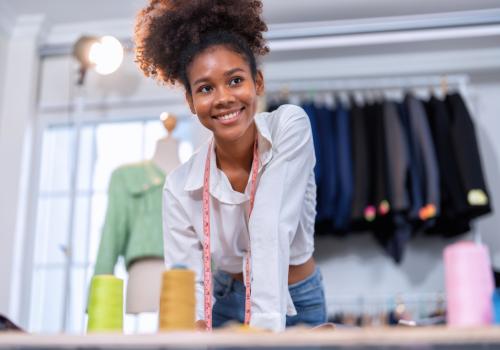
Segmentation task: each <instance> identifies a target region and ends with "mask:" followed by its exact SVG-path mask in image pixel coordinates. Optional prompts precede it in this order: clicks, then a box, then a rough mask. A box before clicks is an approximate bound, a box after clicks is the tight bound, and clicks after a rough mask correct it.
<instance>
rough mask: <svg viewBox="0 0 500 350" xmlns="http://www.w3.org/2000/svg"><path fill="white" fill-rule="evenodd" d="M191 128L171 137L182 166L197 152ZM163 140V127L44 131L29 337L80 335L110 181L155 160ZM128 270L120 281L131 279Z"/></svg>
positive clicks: (133, 124) (129, 327) (130, 325)
mask: <svg viewBox="0 0 500 350" xmlns="http://www.w3.org/2000/svg"><path fill="white" fill-rule="evenodd" d="M192 126H193V123H192V121H189V120H184V121H182V120H181V121H179V122H178V125H177V128H176V129H175V131H174V136H175V137H176V138H177V139H178V140H179V141H180V148H179V150H180V153H181V154H180V155H179V156H180V159H181V161H186V160H187V159H188V158H189V157H190V155H191V153H192V146H191V144H192V140H193V136H192ZM164 136H165V130H164V128H163V126H162V124H161V122H159V121H157V120H140V121H127V122H108V123H97V122H96V123H85V124H77V125H56V126H50V127H47V128H46V129H45V130H44V131H43V137H42V139H43V140H42V150H41V170H40V181H39V186H38V196H37V199H36V200H37V207H36V224H35V229H34V232H33V234H34V236H33V237H34V240H35V254H34V264H33V274H32V288H31V307H30V325H29V329H30V331H32V332H37V333H38V332H41V333H57V332H68V333H81V332H83V331H84V330H85V327H86V315H85V307H86V300H87V290H88V286H89V281H90V278H91V277H92V273H93V267H94V263H95V260H96V255H97V250H98V248H99V242H100V237H101V228H102V225H103V222H104V217H105V213H106V206H107V186H108V182H109V179H110V175H111V173H112V171H113V170H114V169H116V168H117V167H118V166H120V165H123V164H128V163H134V162H139V161H142V160H145V159H149V158H151V157H152V155H153V153H154V149H155V144H156V141H157V140H158V139H159V138H161V137H164ZM123 265H124V264H123V263H122V264H118V266H117V269H116V270H115V274H116V275H117V276H118V277H121V278H124V279H126V273H125V269H124V266H123ZM141 320H142V321H144V322H147V323H149V325H141V324H138V320H137V319H131V318H130V317H128V318H126V319H125V331H126V332H132V331H134V329H142V330H148V329H152V327H156V318H155V317H148V316H145V317H142V318H141V319H139V322H140V321H141Z"/></svg>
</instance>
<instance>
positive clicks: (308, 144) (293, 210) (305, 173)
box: [249, 106, 315, 331]
mask: <svg viewBox="0 0 500 350" xmlns="http://www.w3.org/2000/svg"><path fill="white" fill-rule="evenodd" d="M283 108H284V110H283V112H282V113H283V115H281V116H279V117H280V118H282V119H281V120H280V121H279V123H280V124H281V125H279V127H278V129H277V133H276V136H275V138H274V141H273V157H272V159H271V161H270V162H269V163H268V164H267V165H266V168H264V169H263V171H262V175H261V177H260V180H259V183H258V187H257V192H256V195H255V203H254V210H253V212H252V215H251V217H250V222H249V229H250V242H251V253H252V258H251V259H252V284H251V286H252V292H251V320H250V324H251V325H252V326H255V327H259V328H265V329H270V330H273V331H281V330H284V328H285V323H286V311H287V301H288V267H289V261H290V244H291V242H292V240H293V238H294V235H295V233H296V232H297V228H298V225H299V218H300V214H301V211H302V207H303V203H304V197H305V194H306V188H307V184H308V180H309V177H310V176H311V173H312V171H313V168H314V164H315V156H314V146H313V140H312V134H311V126H310V124H309V119H308V117H307V115H306V114H305V112H304V110H303V109H302V108H300V107H297V106H287V107H283Z"/></svg>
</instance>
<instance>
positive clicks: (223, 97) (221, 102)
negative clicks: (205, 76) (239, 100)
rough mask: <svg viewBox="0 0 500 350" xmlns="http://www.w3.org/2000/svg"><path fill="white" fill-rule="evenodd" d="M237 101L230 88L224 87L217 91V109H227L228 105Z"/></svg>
mask: <svg viewBox="0 0 500 350" xmlns="http://www.w3.org/2000/svg"><path fill="white" fill-rule="evenodd" d="M235 101H236V99H235V97H234V95H233V94H232V92H231V90H230V89H229V88H228V87H226V86H224V87H221V88H219V89H217V95H216V100H215V105H216V106H217V107H226V106H228V105H231V104H232V103H234V102H235Z"/></svg>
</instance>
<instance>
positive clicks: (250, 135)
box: [215, 123, 257, 172]
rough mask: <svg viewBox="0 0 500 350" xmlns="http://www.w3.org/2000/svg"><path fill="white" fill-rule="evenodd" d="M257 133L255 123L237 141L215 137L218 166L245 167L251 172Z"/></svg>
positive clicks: (226, 167) (228, 167) (224, 167)
mask: <svg viewBox="0 0 500 350" xmlns="http://www.w3.org/2000/svg"><path fill="white" fill-rule="evenodd" d="M256 133H257V127H256V126H255V123H253V124H252V125H251V126H250V128H249V129H248V131H247V132H246V133H245V134H244V135H243V137H241V138H240V139H238V140H237V141H234V142H225V141H221V140H217V139H215V154H216V159H217V167H218V168H219V169H222V170H226V169H228V170H229V169H237V168H239V169H241V168H243V169H245V170H246V171H248V172H250V169H251V167H252V160H253V147H254V143H255V135H256Z"/></svg>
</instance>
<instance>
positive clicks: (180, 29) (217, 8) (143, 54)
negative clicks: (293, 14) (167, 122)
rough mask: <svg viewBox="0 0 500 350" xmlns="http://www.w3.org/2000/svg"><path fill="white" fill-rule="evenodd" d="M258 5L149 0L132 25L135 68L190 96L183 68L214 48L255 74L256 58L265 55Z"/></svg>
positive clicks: (253, 0) (238, 0)
mask: <svg viewBox="0 0 500 350" xmlns="http://www.w3.org/2000/svg"><path fill="white" fill-rule="evenodd" d="M261 13H262V2H261V1H260V0H150V3H149V6H147V7H146V8H144V9H143V10H141V11H140V12H139V14H138V16H137V21H136V25H135V46H136V62H137V63H138V64H139V66H140V68H141V70H142V71H143V72H144V74H145V75H146V76H148V77H152V78H154V79H156V80H158V81H160V82H162V83H165V84H176V83H178V82H180V83H181V84H182V85H184V87H185V88H186V90H187V91H188V92H189V93H191V89H190V86H189V81H188V79H187V73H186V70H187V67H188V66H189V64H190V63H191V62H192V60H193V59H194V57H195V56H196V55H197V54H198V53H200V52H202V51H203V50H205V49H207V48H208V47H210V46H214V45H224V46H226V47H228V48H229V49H231V50H233V51H235V52H237V53H239V54H241V55H242V57H243V58H244V59H245V60H246V61H247V62H248V64H249V65H250V69H251V71H252V75H253V77H254V78H255V76H256V74H257V63H256V56H262V55H265V54H266V53H268V52H269V48H268V47H267V46H266V42H265V40H264V38H263V36H262V33H263V32H264V31H267V26H266V24H265V23H264V21H263V20H262V19H261Z"/></svg>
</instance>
